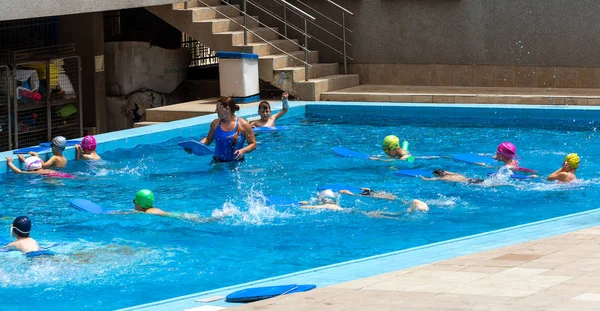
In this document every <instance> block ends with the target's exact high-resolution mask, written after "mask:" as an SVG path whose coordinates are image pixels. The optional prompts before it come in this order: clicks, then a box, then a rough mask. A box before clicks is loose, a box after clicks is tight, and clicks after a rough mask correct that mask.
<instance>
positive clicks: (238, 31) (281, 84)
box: [146, 0, 359, 100]
mask: <svg viewBox="0 0 600 311" xmlns="http://www.w3.org/2000/svg"><path fill="white" fill-rule="evenodd" d="M203 1H204V2H205V3H206V4H208V5H209V6H211V7H212V8H209V7H206V6H204V5H203V4H202V3H200V2H198V1H197V0H190V1H189V2H187V8H186V7H185V4H184V3H176V4H173V5H164V6H154V7H148V8H146V9H147V10H148V11H150V12H152V13H153V14H155V15H156V16H158V17H160V18H161V19H163V20H164V21H166V22H168V23H169V24H171V25H172V26H173V27H176V28H177V29H179V30H180V31H182V32H184V33H186V34H188V35H190V36H191V37H193V38H194V39H196V40H198V41H200V42H202V43H204V44H206V45H207V46H208V47H210V48H211V49H213V50H216V51H230V52H246V53H255V54H258V55H259V60H258V65H259V66H258V68H259V77H260V79H262V80H263V81H266V82H269V83H271V84H273V85H274V86H276V87H278V88H280V89H282V90H284V91H287V92H288V93H290V94H291V95H293V96H295V97H296V98H298V99H300V100H320V98H321V93H322V92H327V91H335V90H339V89H343V88H349V87H353V86H357V85H359V81H358V75H356V74H349V75H342V74H339V64H338V63H319V52H318V51H311V52H309V54H308V62H309V64H311V65H312V67H311V68H309V71H308V76H309V80H308V81H304V71H305V69H304V64H303V63H301V62H299V61H298V60H296V59H294V58H292V57H290V56H288V55H286V54H282V53H281V51H279V50H277V49H275V48H273V47H272V46H271V45H269V44H267V43H265V42H264V41H262V40H261V39H260V38H258V37H257V36H255V35H253V34H251V33H250V32H249V33H248V44H247V45H244V32H243V30H242V27H241V26H240V25H238V24H236V23H234V22H232V21H230V20H229V19H227V18H225V17H223V15H221V14H219V13H217V12H215V10H213V9H216V10H217V11H219V12H221V13H223V14H225V15H226V16H229V17H231V18H232V19H234V20H235V21H237V22H238V23H240V24H243V16H241V13H240V12H239V11H237V10H235V9H234V8H232V7H230V6H228V5H221V1H220V0H203ZM236 7H238V8H239V6H237V5H236ZM255 18H256V17H255ZM247 20H248V21H247V27H248V28H249V29H251V30H252V31H254V32H255V33H256V34H257V35H259V36H260V37H262V38H264V39H265V40H267V41H269V42H270V43H271V44H273V45H275V46H277V47H278V48H280V49H282V50H284V51H286V52H288V53H290V54H292V55H294V56H295V57H297V58H299V59H301V60H304V51H302V50H300V48H299V47H298V46H296V45H294V44H293V43H292V42H290V41H289V40H287V39H282V38H280V37H279V36H278V35H277V34H276V33H275V32H273V31H271V30H270V29H269V28H267V27H260V26H259V24H258V23H257V22H256V21H255V20H252V19H251V18H248V19H247ZM274 29H276V30H277V28H274ZM292 41H294V42H296V43H298V40H296V39H294V40H292Z"/></svg>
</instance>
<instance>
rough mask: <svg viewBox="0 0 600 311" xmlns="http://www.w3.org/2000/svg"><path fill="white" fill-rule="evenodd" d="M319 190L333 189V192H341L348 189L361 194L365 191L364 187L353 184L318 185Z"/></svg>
mask: <svg viewBox="0 0 600 311" xmlns="http://www.w3.org/2000/svg"><path fill="white" fill-rule="evenodd" d="M317 190H318V191H323V190H331V191H333V192H339V191H340V190H348V191H350V192H352V193H354V194H360V193H362V192H363V191H362V189H360V188H359V187H353V186H348V185H323V186H317Z"/></svg>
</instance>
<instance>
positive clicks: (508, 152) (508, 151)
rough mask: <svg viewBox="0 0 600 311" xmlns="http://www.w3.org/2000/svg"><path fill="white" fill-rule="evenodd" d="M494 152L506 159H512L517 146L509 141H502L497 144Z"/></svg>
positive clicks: (515, 153)
mask: <svg viewBox="0 0 600 311" xmlns="http://www.w3.org/2000/svg"><path fill="white" fill-rule="evenodd" d="M496 152H497V153H498V154H499V155H501V156H503V157H504V158H506V159H509V160H512V159H514V157H515V156H516V155H517V148H516V147H515V145H513V143H511V142H507V141H505V142H503V143H501V144H500V145H498V149H496Z"/></svg>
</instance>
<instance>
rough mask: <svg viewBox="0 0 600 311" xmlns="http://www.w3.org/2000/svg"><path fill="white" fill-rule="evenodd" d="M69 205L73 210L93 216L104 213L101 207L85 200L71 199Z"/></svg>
mask: <svg viewBox="0 0 600 311" xmlns="http://www.w3.org/2000/svg"><path fill="white" fill-rule="evenodd" d="M69 205H70V206H71V207H72V208H74V209H77V210H80V211H84V212H90V213H94V214H102V213H104V212H105V210H104V208H103V207H102V206H100V205H98V204H96V203H94V202H91V201H88V200H86V199H73V200H71V201H69Z"/></svg>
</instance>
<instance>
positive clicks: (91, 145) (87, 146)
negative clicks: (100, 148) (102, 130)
mask: <svg viewBox="0 0 600 311" xmlns="http://www.w3.org/2000/svg"><path fill="white" fill-rule="evenodd" d="M96 146H97V144H96V139H95V138H94V136H92V135H88V136H86V137H84V138H83V139H82V140H81V149H83V150H84V151H92V150H96Z"/></svg>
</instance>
